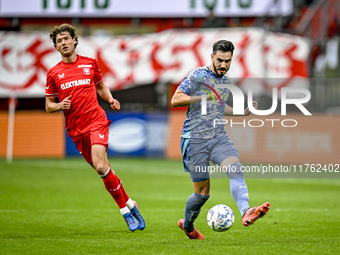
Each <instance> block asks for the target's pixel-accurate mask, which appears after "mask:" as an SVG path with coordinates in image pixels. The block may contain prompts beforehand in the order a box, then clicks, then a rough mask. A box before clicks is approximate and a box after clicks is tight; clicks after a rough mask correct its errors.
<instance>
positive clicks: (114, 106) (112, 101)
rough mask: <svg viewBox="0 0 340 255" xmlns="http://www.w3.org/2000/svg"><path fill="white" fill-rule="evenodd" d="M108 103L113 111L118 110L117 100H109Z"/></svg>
mask: <svg viewBox="0 0 340 255" xmlns="http://www.w3.org/2000/svg"><path fill="white" fill-rule="evenodd" d="M109 103H110V105H111V108H112V109H113V110H114V111H118V110H119V109H120V103H119V101H118V100H116V99H113V98H111V99H110V100H109Z"/></svg>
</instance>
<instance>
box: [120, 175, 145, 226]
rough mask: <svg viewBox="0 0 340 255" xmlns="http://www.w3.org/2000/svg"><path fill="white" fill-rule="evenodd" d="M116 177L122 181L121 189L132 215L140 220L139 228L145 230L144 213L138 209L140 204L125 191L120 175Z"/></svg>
mask: <svg viewBox="0 0 340 255" xmlns="http://www.w3.org/2000/svg"><path fill="white" fill-rule="evenodd" d="M116 178H117V179H118V181H119V182H120V183H121V191H122V193H123V196H124V199H125V201H126V206H127V207H128V208H129V209H130V211H131V213H132V215H133V216H134V217H135V218H136V220H138V222H139V226H138V229H139V230H143V229H144V228H145V220H144V218H143V217H142V215H141V214H140V212H139V209H138V204H137V202H136V201H133V200H132V199H131V198H130V197H129V196H128V194H127V193H126V192H125V189H124V187H123V184H122V182H121V180H120V179H119V177H118V176H117V175H116Z"/></svg>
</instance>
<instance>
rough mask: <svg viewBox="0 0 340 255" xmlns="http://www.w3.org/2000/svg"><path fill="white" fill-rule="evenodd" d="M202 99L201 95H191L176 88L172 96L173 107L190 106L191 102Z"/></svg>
mask: <svg viewBox="0 0 340 255" xmlns="http://www.w3.org/2000/svg"><path fill="white" fill-rule="evenodd" d="M201 101H202V97H201V96H189V95H187V94H185V93H184V92H183V91H182V90H180V89H176V91H175V93H174V95H173V96H172V98H171V105H172V106H173V107H180V106H189V105H190V104H196V103H198V102H201Z"/></svg>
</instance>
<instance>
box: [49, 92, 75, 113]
mask: <svg viewBox="0 0 340 255" xmlns="http://www.w3.org/2000/svg"><path fill="white" fill-rule="evenodd" d="M55 98H56V97H55V96H49V97H45V109H46V112H48V113H53V112H57V111H59V110H68V109H70V108H71V96H68V97H66V98H65V99H64V100H63V101H61V102H59V103H56V102H55Z"/></svg>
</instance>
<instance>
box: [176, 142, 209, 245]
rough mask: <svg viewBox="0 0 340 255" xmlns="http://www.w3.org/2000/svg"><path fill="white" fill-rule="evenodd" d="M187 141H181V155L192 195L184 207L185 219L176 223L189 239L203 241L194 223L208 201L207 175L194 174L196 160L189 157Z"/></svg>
mask: <svg viewBox="0 0 340 255" xmlns="http://www.w3.org/2000/svg"><path fill="white" fill-rule="evenodd" d="M188 141H189V140H187V139H183V138H182V139H181V149H182V154H183V164H184V169H185V171H186V172H190V177H191V180H192V184H193V188H194V193H193V194H192V195H191V196H190V197H189V198H188V200H187V202H186V205H185V213H184V215H185V218H184V219H180V220H179V221H178V225H179V227H180V228H181V229H182V230H183V231H184V232H185V234H186V235H187V236H188V237H189V238H190V239H204V236H203V235H202V234H201V233H200V232H199V231H198V230H196V229H195V227H194V222H195V220H196V219H197V217H198V215H199V213H200V212H201V208H202V206H203V205H204V204H205V202H206V201H207V200H208V199H209V191H210V180H209V173H208V172H204V173H200V172H195V163H193V162H195V159H196V158H195V157H190V146H189V143H188ZM189 158H190V159H189ZM189 161H190V162H189ZM203 161H204V160H203ZM189 164H190V165H191V168H192V169H190V167H189ZM197 165H199V164H197ZM204 165H207V164H206V161H204Z"/></svg>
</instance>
